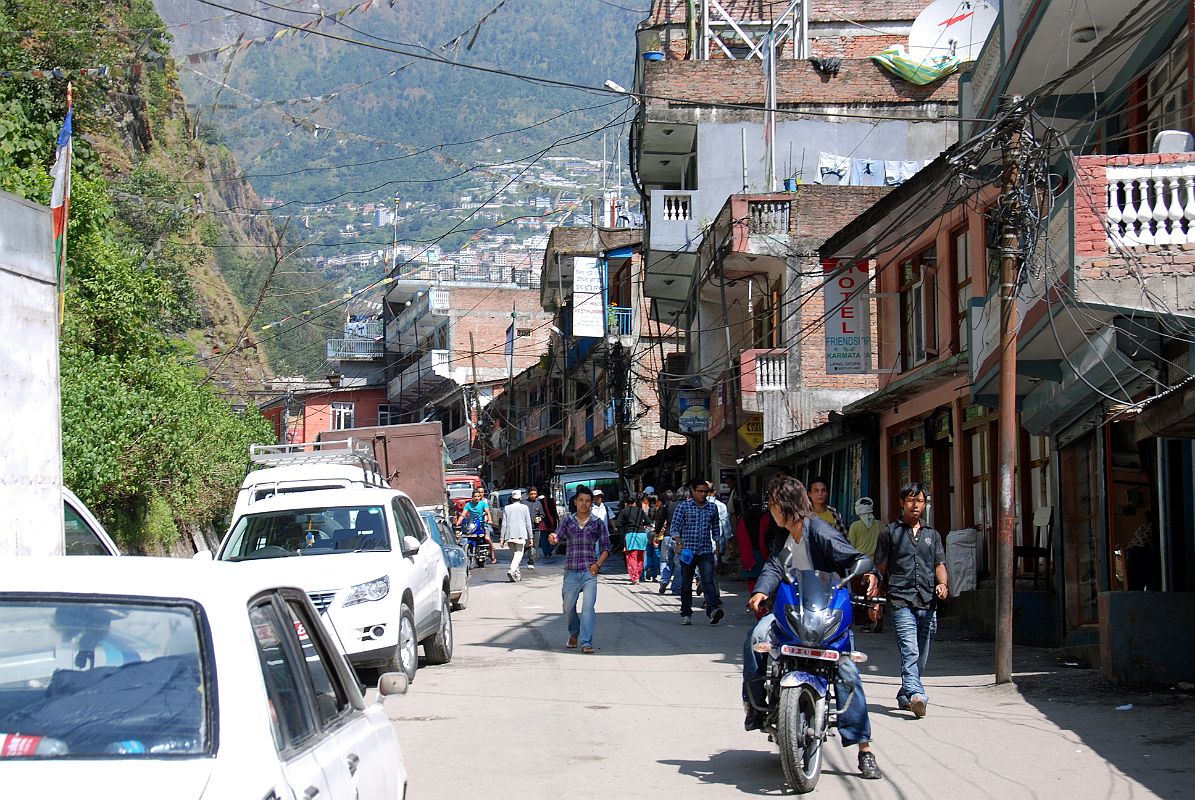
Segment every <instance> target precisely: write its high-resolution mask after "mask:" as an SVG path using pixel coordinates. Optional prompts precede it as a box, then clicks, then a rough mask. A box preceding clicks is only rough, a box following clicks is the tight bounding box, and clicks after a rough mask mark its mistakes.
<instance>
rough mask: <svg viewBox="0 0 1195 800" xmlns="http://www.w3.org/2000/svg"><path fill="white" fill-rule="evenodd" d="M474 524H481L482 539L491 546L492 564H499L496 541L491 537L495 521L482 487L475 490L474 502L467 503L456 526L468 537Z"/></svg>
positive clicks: (458, 517)
mask: <svg viewBox="0 0 1195 800" xmlns="http://www.w3.org/2000/svg"><path fill="white" fill-rule="evenodd" d="M473 523H481V531H482V534H483V535H482V538H483V539H485V543H486V544H488V545H489V546H490V563H491V564H493V563H495V562H497V561H498V554H497V553H495V552H494V540H493V538H492V537H491V536H490V528H491V527H492V526H493V524H494V521H493V517H491V516H490V504H489V503H487V502H486V499H485V490H484V489H482V488H481V487H480V486H479V487H477V488H476V489H474V490H473V500H472V501H471V502H468V503H465V507H464V508H462V509H461V513H460V514H459V515H458V516H457V518H456V525H457V527H459V528H460V529H461V533H462V534H464V535H468V533H469V526H470V525H471V524H473Z"/></svg>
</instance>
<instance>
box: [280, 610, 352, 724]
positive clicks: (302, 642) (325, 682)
mask: <svg viewBox="0 0 1195 800" xmlns="http://www.w3.org/2000/svg"><path fill="white" fill-rule="evenodd" d="M286 607H287V610H288V611H290V619H291V623H292V624H293V625H294V629H295V635H296V636H297V637H298V641H299V647H300V648H301V649H302V651H303V663H304V665H305V666H306V667H307V676H308V677H309V678H310V679H311V688H312V690H313V692H314V696H315V710H316V713H317V714H318V715H319V722H320V725H322V726H323V727H325V728H326V727H328V726H329V725H331V724H332V723H333V722H335V721H336V720H338V719H339V718H340V717H341V716H342V715H343V714H344V713H345V712H346V711H347V710H348V708H349V699H348V693H347V692H346V691H345V689H344V687H343V686H342V685H341V684H340V681H339V680H338V679H337V676H336V674H335V671H334V670H333V669H332V667H331V661H330V659H331V656H330V655H329V654H328V652H327V650H326V649H325V648H324V644H323V642H321V641H320V640H319V637H318V635H317V636H311V635H309V634H308V631H309V630H311V631H315V630H316V627H315V626H317V625H320V624H321V623H320V622H319V621H317V620H312V619H310V618H309V617H308V615H307V610H306V609H305V608H303V605H302V603H300V602H298V601H297V600H289V599H288V600H287V601H286Z"/></svg>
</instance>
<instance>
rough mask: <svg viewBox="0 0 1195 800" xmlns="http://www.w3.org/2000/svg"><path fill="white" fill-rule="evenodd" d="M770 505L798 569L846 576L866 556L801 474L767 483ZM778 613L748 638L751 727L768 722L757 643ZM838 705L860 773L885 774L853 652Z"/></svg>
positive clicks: (766, 582) (770, 566)
mask: <svg viewBox="0 0 1195 800" xmlns="http://www.w3.org/2000/svg"><path fill="white" fill-rule="evenodd" d="M767 504H768V511H770V512H771V514H772V516H773V517H774V518H775V520H776V522H777V523H778V524H779V525H781V526H783V527H784V528H785V530H787V531H788V532H789V540H788V542H787V543H786V544H785V549H787V550H788V554H787V555H788V556H789V558H791V559H792V565H793V566H794V567H795V568H796V569H799V570H809V569H815V570H818V571H820V572H833V573H837V574H838V575H839V576H846V575H849V574H851V572H853V571H854V566H855V563H856V562H857V561H858V560H859V559H861V558H865V556H864V555H863V554H862V553H860V552H859V551H858V550H856V549H855V548H853V547H851V543H850V542H849V541H847V538H846V536H844V535H843V534H842V533H840V532H839V531H837V530H836V529H835V528H834V527H833V526H831V525H829V524H827V523H826V522H824V521H823V520H822V519H821V518H820V517H818V516H817V515H815V514H814V513H813V507H812V504H811V503H810V501H809V496H808V494H807V493H806V491H805V487H804V486H803V485H802V484H801V482H800V481H799V480H797V479H796V478H787V477H783V476H777V477H776V478H773V479H772V483H771V484H770V485H769V486H768V495H767ZM785 549H781V550H777V551H776V552H774V553H772V555H771V557H770V558H769V559H768V562H767V564H765V565H764V568H763V572H762V573H761V574H760V576H759V582H758V583H756V584H755V593H754V594H752V595H751V599H750V600H748V601H747V607H748V608H750V609H751V610H752V611H755V612H756V613H758V612H759V611H760V610H761V609H762V605H763V603H764V602H765V601H767V600H769V599H770V598H771V597H772V595H773V594H775V593H776V589H777V588H778V587H779V586H780V584H781V582H782V581H783V580H784V575H785V566H784V560H785V555H786V553H785V551H784V550H785ZM866 577H867V594H868V595H869V596H871V597H874V596H875V595H876V593H877V588H878V581H877V580H876V576H875V575H874V574H871V573H869V574H868V575H867V576H866ZM775 619H776V618H775V616H774V615H772V614H767V615H766V616H764V617H763V618H762V619H760V621H759V622H758V623H756V625H755V628H754V629H753V630H752V631H751V634H750V635H749V636H748V637H747V640H746V641H745V642H744V643H743V703H744V707H745V708H746V710H747V718H746V719H745V720H744V722H743V727H744V728H746V729H747V730H749V731H753V730H758V729H759V728H760V727H761V726H762V725H763V721H764V719H763V712H762V711H759V710H758V707H760V706H762V705H763V703H764V698H763V683H762V681H760V680H759V678H760V677H761V674H762V672H763V669H764V666H765V664H766V661H765V659H764V658H763V656H762V655H760V654H759V653H757V652H756V651H755V646H756V645H757V644H760V643H762V642H764V641H767V639H768V638H769V636H770V632H771V628H772V624H773V622H775ZM835 684H836V687H835V688H836V691H835V693H834V696H835V701H836V702H835V705H836V706H837V708H838V736H839V740H840V741H841V742H842V746H843V747H850V746H851V745H858V746H859V773H860V774H861V775H862V777H863V778H865V779H867V780H877V779H879V778H880V777H881V773H880V768H879V765H878V764H877V763H876V757H875V754H874V753H872V752H871V721H870V720H869V719H868V716H867V697H866V696H865V695H864V694H863V679H862V677H861V676H860V675H859V668H858V667H857V666H856V665H855V662H854V661H853V660H852V659H850V658H842V659H839V661H838V665H837V671H836V674H835Z"/></svg>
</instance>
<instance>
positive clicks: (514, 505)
mask: <svg viewBox="0 0 1195 800" xmlns="http://www.w3.org/2000/svg"><path fill="white" fill-rule="evenodd" d="M530 540H531V511H530V509H528V508H527V505H526V504H525V503H524V502H523V490H522V489H515V490H514V491H513V492H511V493H510V502H509V503H507V504H506V508H504V509H503V514H502V544H503V545H504V546H505V547H506V548H507V549H509V550H510V553H511V555H510V569H509V570H507V572H506V577H507V579H508V580H509V581H510V582H511V583H514V582H515V581H518V580H521V579H522V577H523V576H522V574H521V573H520V572H519V564H520V563H521V562H522V560H523V551H524V550H525V549H526V547H527V543H528V542H529V541H530Z"/></svg>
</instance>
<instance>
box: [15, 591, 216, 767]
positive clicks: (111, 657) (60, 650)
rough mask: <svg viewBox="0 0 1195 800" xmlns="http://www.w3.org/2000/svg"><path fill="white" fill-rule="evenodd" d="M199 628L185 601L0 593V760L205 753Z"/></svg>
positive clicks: (208, 741)
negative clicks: (135, 600)
mask: <svg viewBox="0 0 1195 800" xmlns="http://www.w3.org/2000/svg"><path fill="white" fill-rule="evenodd" d="M205 630H206V626H205V625H203V623H202V612H201V611H200V609H199V608H198V607H197V606H194V605H192V604H188V603H182V602H162V603H155V602H145V601H139V602H126V601H123V600H121V599H119V598H109V597H98V598H97V597H93V596H89V597H86V598H79V599H74V598H70V599H67V598H63V597H62V596H61V595H57V596H46V597H34V598H31V597H30V596H29V595H21V596H4V595H0V632H2V634H0V731H4V732H5V733H0V756H38V757H42V756H44V757H56V756H64V757H68V758H69V757H76V756H77V757H87V758H134V757H139V756H152V757H157V756H160V755H164V754H203V753H207V752H210V751H211V748H212V739H213V736H212V731H211V730H209V727H210V726H209V724H208V721H209V720H214V719H215V718H216V714H215V711H214V708H213V707H212V705H211V704H212V702H213V700H212V698H213V697H214V691H213V690H214V688H215V687H214V686H213V685H212V682H211V671H210V667H209V665H208V662H207V660H206V659H205V658H204V657H203V653H205V652H207V648H205V647H203V646H201V643H202V640H203V637H204V635H205V634H202V633H201V631H205ZM0 760H3V759H2V758H0Z"/></svg>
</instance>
